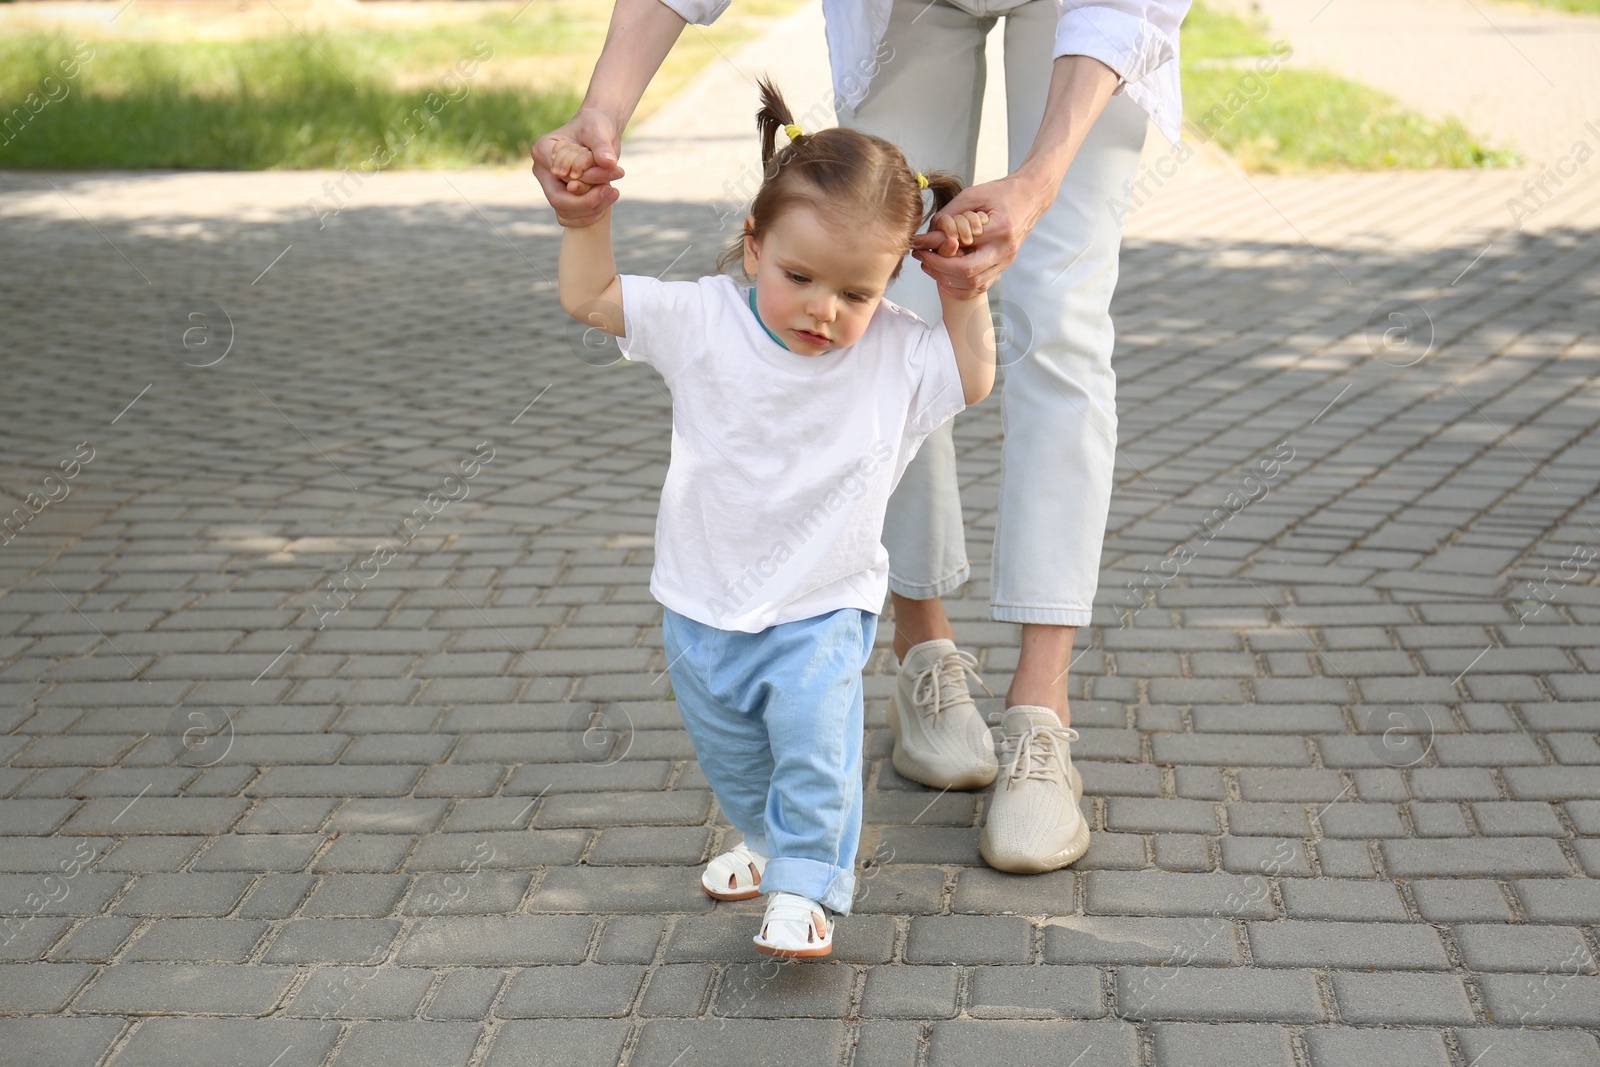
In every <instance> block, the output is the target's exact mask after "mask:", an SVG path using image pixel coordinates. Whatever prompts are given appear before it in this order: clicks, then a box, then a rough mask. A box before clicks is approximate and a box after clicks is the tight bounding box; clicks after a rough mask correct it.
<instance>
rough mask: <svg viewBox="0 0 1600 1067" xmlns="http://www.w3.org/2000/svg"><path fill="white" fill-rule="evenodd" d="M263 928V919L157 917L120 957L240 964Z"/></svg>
mask: <svg viewBox="0 0 1600 1067" xmlns="http://www.w3.org/2000/svg"><path fill="white" fill-rule="evenodd" d="M266 931H267V924H266V923H265V922H261V921H253V920H248V919H159V920H157V921H156V922H155V923H154V924H152V925H151V926H150V927H148V928H147V929H145V930H144V931H142V932H141V933H140V934H139V938H138V940H136V941H135V942H134V943H133V944H131V945H129V946H128V948H127V950H126V951H125V952H124V953H123V954H122V957H121V958H122V961H123V962H133V961H137V960H172V961H190V962H203V961H211V962H223V963H243V962H244V961H245V960H246V959H248V958H249V956H250V954H251V952H252V950H254V948H255V946H256V944H257V943H258V942H260V941H261V939H262V935H263V934H265V933H266Z"/></svg>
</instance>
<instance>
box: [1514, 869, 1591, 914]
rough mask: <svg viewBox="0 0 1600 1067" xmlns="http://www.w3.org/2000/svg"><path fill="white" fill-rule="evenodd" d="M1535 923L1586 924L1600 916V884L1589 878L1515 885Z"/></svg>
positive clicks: (1544, 879)
mask: <svg viewBox="0 0 1600 1067" xmlns="http://www.w3.org/2000/svg"><path fill="white" fill-rule="evenodd" d="M1512 884H1513V885H1514V886H1515V888H1516V893H1517V898H1518V899H1519V900H1521V902H1522V908H1523V911H1525V912H1526V913H1527V915H1528V919H1529V920H1530V921H1532V922H1542V923H1585V922H1591V921H1593V920H1594V918H1595V916H1597V915H1600V882H1596V881H1594V880H1593V879H1589V878H1527V879H1522V880H1520V881H1517V882H1514V883H1512Z"/></svg>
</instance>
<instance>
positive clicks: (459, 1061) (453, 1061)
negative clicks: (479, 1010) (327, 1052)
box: [333, 1021, 481, 1067]
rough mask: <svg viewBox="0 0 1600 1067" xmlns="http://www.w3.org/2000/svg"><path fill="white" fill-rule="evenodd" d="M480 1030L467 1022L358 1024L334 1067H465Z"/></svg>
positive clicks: (337, 1057) (352, 1029)
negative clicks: (374, 1066) (376, 1065)
mask: <svg viewBox="0 0 1600 1067" xmlns="http://www.w3.org/2000/svg"><path fill="white" fill-rule="evenodd" d="M480 1029H481V1028H480V1027H479V1026H478V1025H477V1024H475V1023H469V1022H421V1021H406V1022H358V1023H354V1024H352V1025H351V1028H350V1034H349V1036H348V1037H346V1038H345V1041H344V1044H343V1045H341V1046H340V1048H339V1052H338V1055H336V1056H335V1057H334V1059H333V1067H354V1065H356V1064H366V1063H384V1064H393V1065H394V1067H466V1064H467V1062H468V1061H469V1060H470V1059H471V1058H472V1052H473V1049H474V1047H475V1046H476V1045H477V1042H478V1034H479V1031H480Z"/></svg>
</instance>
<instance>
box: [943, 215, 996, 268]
mask: <svg viewBox="0 0 1600 1067" xmlns="http://www.w3.org/2000/svg"><path fill="white" fill-rule="evenodd" d="M988 223H989V214H988V212H986V211H963V212H962V213H961V214H959V215H936V216H934V219H933V225H934V227H935V228H937V229H939V230H941V231H943V232H944V234H945V235H946V236H948V237H954V238H955V239H956V242H957V243H958V244H959V245H960V246H962V247H966V246H968V245H971V244H972V243H973V242H974V241H975V240H976V239H977V238H978V237H979V236H980V235H981V234H982V233H983V228H984V227H985V226H986V225H988ZM941 254H942V253H941ZM960 254H961V253H960V250H959V249H958V250H957V251H955V252H952V253H951V254H950V255H951V257H954V256H958V255H960Z"/></svg>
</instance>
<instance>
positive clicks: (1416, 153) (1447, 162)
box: [1181, 0, 1600, 174]
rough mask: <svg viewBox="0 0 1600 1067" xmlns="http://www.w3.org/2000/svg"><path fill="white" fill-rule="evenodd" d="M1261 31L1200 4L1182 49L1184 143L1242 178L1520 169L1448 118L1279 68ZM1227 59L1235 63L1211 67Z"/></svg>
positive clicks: (1329, 78)
mask: <svg viewBox="0 0 1600 1067" xmlns="http://www.w3.org/2000/svg"><path fill="white" fill-rule="evenodd" d="M1597 2H1600V0H1597ZM1263 31H1264V25H1263V24H1262V23H1259V22H1246V21H1245V20H1243V19H1240V18H1236V17H1234V16H1232V15H1226V14H1222V13H1220V12H1215V11H1212V10H1210V9H1208V8H1205V7H1203V6H1201V5H1200V4H1196V5H1194V7H1193V8H1192V9H1191V11H1190V14H1189V17H1188V18H1187V19H1186V20H1185V22H1184V25H1183V40H1182V49H1181V52H1182V55H1183V67H1182V71H1181V76H1182V79H1183V112H1184V118H1185V120H1186V124H1187V125H1186V128H1185V137H1186V138H1188V137H1192V138H1194V139H1196V140H1200V141H1206V140H1209V141H1213V142H1215V143H1216V144H1217V145H1218V146H1219V147H1221V148H1222V149H1224V150H1225V151H1226V152H1228V154H1229V155H1231V156H1233V157H1234V159H1235V160H1236V161H1237V162H1238V163H1239V164H1240V165H1241V166H1242V167H1244V168H1245V169H1246V170H1250V171H1258V172H1265V173H1288V174H1293V173H1308V172H1327V171H1347V170H1417V169H1429V168H1435V167H1489V166H1509V165H1515V164H1517V163H1519V162H1520V161H1521V160H1520V157H1518V155H1517V154H1516V153H1515V152H1504V151H1495V150H1493V149H1490V148H1487V147H1485V146H1484V145H1483V144H1482V143H1481V142H1480V141H1479V140H1478V139H1477V138H1475V137H1474V136H1473V135H1472V133H1471V131H1469V130H1467V129H1466V128H1465V127H1464V126H1462V124H1461V123H1460V122H1459V121H1457V120H1456V119H1454V118H1450V119H1446V120H1444V121H1443V122H1434V121H1431V120H1429V119H1427V118H1425V117H1423V116H1422V115H1420V114H1418V113H1416V112H1415V111H1412V110H1410V109H1409V108H1407V107H1405V106H1403V105H1402V104H1401V103H1400V102H1399V101H1397V100H1395V99H1394V98H1393V97H1391V96H1389V95H1388V94H1386V93H1383V92H1380V91H1378V90H1376V89H1372V88H1369V87H1368V86H1365V85H1361V84H1360V83H1358V82H1352V81H1348V80H1346V79H1344V78H1341V77H1339V76H1337V75H1334V74H1328V73H1325V72H1322V71H1315V70H1295V69H1290V68H1288V67H1286V66H1284V64H1283V63H1282V61H1281V60H1282V59H1283V58H1287V53H1286V46H1285V45H1283V44H1282V43H1279V44H1278V46H1277V51H1276V53H1275V52H1274V47H1273V42H1270V41H1268V40H1267V38H1266V37H1265V36H1264V33H1263ZM1248 57H1254V58H1248ZM1230 59H1240V60H1241V62H1239V63H1236V64H1233V65H1219V64H1218V62H1217V61H1219V60H1230ZM1207 61H1210V62H1207Z"/></svg>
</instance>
